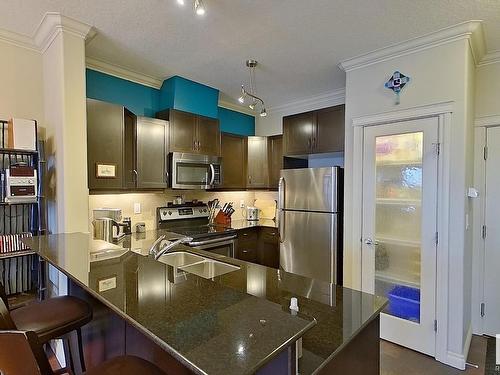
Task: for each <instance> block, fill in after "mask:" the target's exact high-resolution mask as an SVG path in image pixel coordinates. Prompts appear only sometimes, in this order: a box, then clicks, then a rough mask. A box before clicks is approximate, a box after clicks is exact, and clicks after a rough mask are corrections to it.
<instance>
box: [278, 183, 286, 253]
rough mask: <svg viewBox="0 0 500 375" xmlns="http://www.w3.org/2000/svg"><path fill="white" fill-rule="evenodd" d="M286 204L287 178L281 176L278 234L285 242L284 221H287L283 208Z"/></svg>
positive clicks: (281, 240) (279, 184)
mask: <svg viewBox="0 0 500 375" xmlns="http://www.w3.org/2000/svg"><path fill="white" fill-rule="evenodd" d="M284 206H285V178H284V177H280V180H279V183H278V212H279V217H278V235H279V238H280V242H281V243H283V242H284V241H285V233H284V231H283V230H282V229H284V224H285V223H284V221H285V213H284V212H283V208H284Z"/></svg>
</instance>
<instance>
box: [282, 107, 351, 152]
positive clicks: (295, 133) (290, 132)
mask: <svg viewBox="0 0 500 375" xmlns="http://www.w3.org/2000/svg"><path fill="white" fill-rule="evenodd" d="M344 108H345V106H344V105H338V106H335V107H329V108H324V109H321V110H317V111H311V112H306V113H299V114H296V115H291V116H286V117H283V154H284V155H287V156H288V155H290V156H292V155H307V154H316V153H327V152H342V151H344V122H345V120H344V117H345V116H344Z"/></svg>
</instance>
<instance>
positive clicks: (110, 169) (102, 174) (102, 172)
mask: <svg viewBox="0 0 500 375" xmlns="http://www.w3.org/2000/svg"><path fill="white" fill-rule="evenodd" d="M116 168H117V165H116V164H112V163H96V165H95V176H96V178H116Z"/></svg>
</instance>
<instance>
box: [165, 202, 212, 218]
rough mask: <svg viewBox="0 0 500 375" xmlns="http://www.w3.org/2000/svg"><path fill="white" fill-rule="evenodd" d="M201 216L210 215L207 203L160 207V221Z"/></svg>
mask: <svg viewBox="0 0 500 375" xmlns="http://www.w3.org/2000/svg"><path fill="white" fill-rule="evenodd" d="M199 217H208V207H207V206H206V205H203V206H196V207H160V208H158V218H159V220H160V221H169V220H179V219H192V218H199Z"/></svg>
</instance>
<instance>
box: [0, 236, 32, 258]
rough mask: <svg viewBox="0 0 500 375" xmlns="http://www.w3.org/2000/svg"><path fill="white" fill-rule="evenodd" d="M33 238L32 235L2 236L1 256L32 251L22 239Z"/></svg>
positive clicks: (0, 243)
mask: <svg viewBox="0 0 500 375" xmlns="http://www.w3.org/2000/svg"><path fill="white" fill-rule="evenodd" d="M28 237H32V234H31V233H19V234H6V235H2V236H0V254H7V253H13V252H16V251H26V250H30V248H29V247H28V246H26V245H25V244H24V243H23V241H22V240H21V239H22V238H28Z"/></svg>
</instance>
